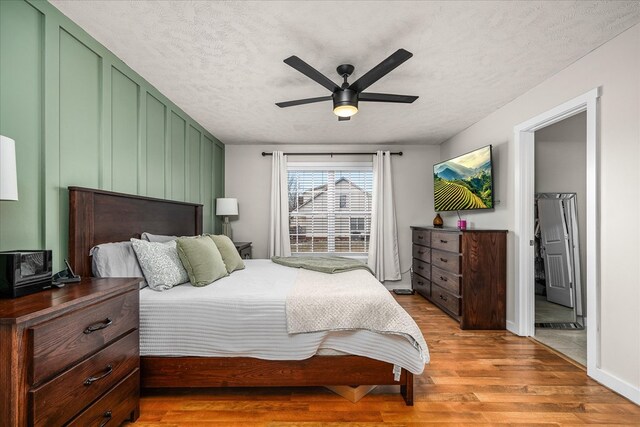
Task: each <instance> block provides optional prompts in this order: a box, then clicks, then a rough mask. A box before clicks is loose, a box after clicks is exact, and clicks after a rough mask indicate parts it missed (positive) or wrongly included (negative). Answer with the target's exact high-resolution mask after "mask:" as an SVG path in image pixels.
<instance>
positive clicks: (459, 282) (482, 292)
mask: <svg viewBox="0 0 640 427" xmlns="http://www.w3.org/2000/svg"><path fill="white" fill-rule="evenodd" d="M411 229H412V246H413V247H412V256H413V261H412V268H413V275H412V278H411V284H412V286H413V289H414V290H415V291H416V292H418V293H419V294H420V295H422V296H423V297H425V298H426V299H428V300H429V301H431V302H432V303H433V304H435V305H436V306H437V307H439V308H440V309H441V310H442V311H444V312H445V313H447V314H448V315H449V316H451V317H453V318H454V319H455V320H457V321H458V322H460V327H461V328H462V329H505V327H506V283H507V231H506V230H463V231H460V230H458V229H447V228H434V227H418V226H414V227H411Z"/></svg>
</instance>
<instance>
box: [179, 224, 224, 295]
mask: <svg viewBox="0 0 640 427" xmlns="http://www.w3.org/2000/svg"><path fill="white" fill-rule="evenodd" d="M176 247H177V249H178V256H179V257H180V261H182V265H183V266H184V269H185V270H187V274H188V275H189V281H190V282H191V284H192V285H193V286H206V285H208V284H210V283H212V282H215V281H216V280H218V279H220V278H221V277H224V276H228V273H227V269H226V267H225V265H224V261H222V256H221V255H220V251H218V248H217V247H216V245H215V244H214V243H213V242H212V241H211V239H209V238H208V237H206V236H198V237H180V238H178V240H177V241H176Z"/></svg>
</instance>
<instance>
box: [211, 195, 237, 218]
mask: <svg viewBox="0 0 640 427" xmlns="http://www.w3.org/2000/svg"><path fill="white" fill-rule="evenodd" d="M216 215H218V216H230V215H238V199H230V198H223V199H216Z"/></svg>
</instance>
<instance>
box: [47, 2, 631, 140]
mask: <svg viewBox="0 0 640 427" xmlns="http://www.w3.org/2000/svg"><path fill="white" fill-rule="evenodd" d="M51 2H52V3H53V4H54V5H55V6H56V7H57V8H58V9H59V10H61V11H62V12H63V13H64V14H65V15H67V16H68V17H70V18H71V19H72V20H73V21H75V22H76V23H78V24H79V25H80V26H81V27H82V28H84V29H85V30H86V31H87V32H88V33H89V34H91V35H92V36H93V37H95V38H96V39H97V40H98V41H100V42H101V43H102V44H104V45H105V46H106V47H107V48H109V49H110V50H111V51H112V52H114V53H115V54H116V55H117V56H119V57H120V58H121V59H122V60H123V61H124V62H126V63H127V64H128V65H129V66H130V67H131V68H133V69H134V70H135V71H137V72H138V73H139V74H140V75H142V76H143V77H144V78H146V79H147V80H148V81H149V82H150V83H151V84H153V85H154V86H155V87H156V88H158V89H159V90H160V91H161V92H162V93H164V94H165V95H166V96H167V97H168V98H169V99H171V100H172V101H173V102H175V103H176V104H177V105H178V106H180V107H181V108H182V109H183V110H184V111H186V112H187V113H188V114H189V115H191V116H192V117H193V118H194V119H195V120H197V121H198V122H199V123H200V124H202V125H203V126H204V127H205V128H207V129H208V130H209V131H210V132H211V133H212V134H213V135H215V136H216V137H217V138H219V139H220V140H221V141H222V142H224V143H226V144H242V143H296V144H298V143H368V144H370V143H426V144H437V143H440V142H442V141H443V140H445V139H447V138H448V137H450V136H452V135H454V134H456V133H457V132H459V131H461V130H462V129H464V128H466V127H468V126H469V125H471V124H473V123H475V122H476V121H478V120H480V119H481V118H483V117H485V116H487V115H488V114H490V113H491V112H493V111H494V110H496V109H497V108H499V107H500V106H502V105H504V104H506V103H507V102H509V101H511V100H512V99H514V98H516V97H517V96H519V95H521V94H522V93H524V92H526V91H527V90H529V89H530V88H532V87H534V86H535V85H537V84H538V83H540V82H542V81H544V80H545V79H547V78H548V77H549V76H551V75H553V74H554V73H557V72H558V71H560V70H562V69H563V68H565V67H566V66H568V65H569V64H571V63H572V62H574V61H576V60H577V59H578V58H580V57H582V56H584V55H585V54H587V53H588V52H590V51H591V50H593V49H595V48H596V47H598V46H600V45H601V44H603V43H605V42H607V41H608V40H610V39H611V38H613V37H614V36H616V35H617V34H620V33H621V32H622V31H624V30H625V29H627V28H629V27H631V26H633V25H634V24H637V23H638V22H640V2H638V1H633V2H623V1H606V2H587V1H578V2H571V1H566V2H551V1H548V2H506V1H505V2H390V1H388V2H357V1H339V2H329V1H307V2H230V1H224V2H212V1H164V2H156V1H153V2H152V1H131V2H130V1H95V0H94V1H77V0H73V1H66V0H65V1H61V0H51ZM398 48H404V49H407V50H409V51H410V52H412V53H413V54H414V56H413V58H411V59H410V60H408V61H407V62H405V63H404V64H403V65H401V66H400V67H399V68H397V69H396V70H394V71H393V72H392V73H390V74H389V75H387V76H386V77H384V78H383V79H382V80H380V81H378V82H377V83H375V84H374V85H372V86H371V87H370V88H369V91H371V92H388V93H399V94H407V95H419V96H420V98H419V99H418V100H417V101H416V102H415V103H413V104H410V105H403V104H383V103H361V104H360V112H359V113H358V114H357V115H356V116H354V117H353V118H352V120H351V121H349V122H340V123H338V121H337V119H336V117H335V116H334V115H333V113H332V106H331V103H330V102H324V103H318V104H310V105H304V106H299V107H290V108H285V109H280V108H278V107H276V106H275V105H274V102H277V101H288V100H293V99H298V98H310V97H316V96H324V95H328V94H329V92H328V91H327V90H326V89H325V88H323V87H322V86H320V85H318V84H317V83H315V82H313V81H312V80H310V79H308V78H307V77H305V76H303V75H302V74H300V73H298V72H297V71H295V70H294V69H293V68H290V67H289V66H287V65H286V64H284V63H283V62H282V60H283V59H285V58H287V57H288V56H290V55H297V56H299V57H300V58H302V59H303V60H305V61H306V62H308V63H309V64H310V65H312V66H313V67H315V68H316V69H318V70H319V71H321V72H323V73H324V74H325V75H327V76H328V77H329V78H331V79H333V80H334V81H336V82H340V78H339V77H338V75H337V74H336V72H335V68H336V66H338V65H339V64H341V63H351V64H353V65H355V67H356V70H355V73H354V75H353V76H352V78H350V81H354V79H357V78H358V77H360V76H361V75H362V74H364V73H365V72H367V71H368V70H369V69H371V68H372V67H373V66H375V65H376V64H378V63H379V62H380V61H382V60H383V59H384V58H386V57H387V56H388V55H390V54H391V53H393V52H394V51H395V50H396V49H398Z"/></svg>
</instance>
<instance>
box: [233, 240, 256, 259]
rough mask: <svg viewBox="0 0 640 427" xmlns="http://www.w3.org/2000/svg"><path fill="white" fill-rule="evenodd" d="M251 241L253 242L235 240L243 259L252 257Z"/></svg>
mask: <svg viewBox="0 0 640 427" xmlns="http://www.w3.org/2000/svg"><path fill="white" fill-rule="evenodd" d="M251 243H252V242H233V244H234V245H235V246H236V249H237V250H238V253H239V254H240V258H242V259H251Z"/></svg>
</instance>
